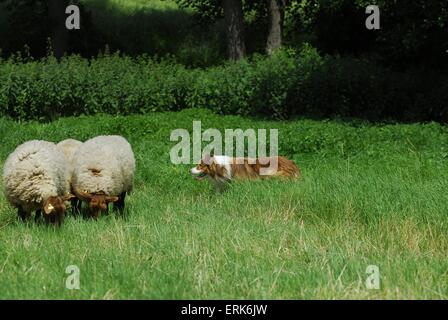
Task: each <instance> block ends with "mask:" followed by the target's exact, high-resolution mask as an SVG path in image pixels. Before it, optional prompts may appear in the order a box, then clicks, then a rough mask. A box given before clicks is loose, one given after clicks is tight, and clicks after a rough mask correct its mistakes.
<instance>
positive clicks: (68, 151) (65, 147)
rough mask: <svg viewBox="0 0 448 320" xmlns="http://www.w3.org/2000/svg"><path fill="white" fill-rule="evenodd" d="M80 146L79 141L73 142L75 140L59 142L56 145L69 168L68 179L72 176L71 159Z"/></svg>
mask: <svg viewBox="0 0 448 320" xmlns="http://www.w3.org/2000/svg"><path fill="white" fill-rule="evenodd" d="M81 145H82V142H81V141H78V140H75V139H67V140H64V141H61V142H59V143H58V144H57V146H58V148H60V149H61V150H62V152H63V153H64V155H65V158H66V160H67V164H68V167H69V173H70V178H71V177H72V175H73V169H74V168H73V158H74V156H75V153H76V151H77V150H78V149H79V147H80V146H81Z"/></svg>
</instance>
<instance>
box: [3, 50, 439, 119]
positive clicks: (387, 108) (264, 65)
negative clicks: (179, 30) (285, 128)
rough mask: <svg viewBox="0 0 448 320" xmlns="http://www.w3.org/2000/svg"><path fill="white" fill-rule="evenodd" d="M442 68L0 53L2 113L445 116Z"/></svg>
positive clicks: (278, 56) (294, 57)
mask: <svg viewBox="0 0 448 320" xmlns="http://www.w3.org/2000/svg"><path fill="white" fill-rule="evenodd" d="M443 80H444V78H443V76H442V75H434V74H432V75H429V74H422V73H397V72H392V71H389V70H387V69H385V68H381V67H378V66H376V65H373V64H371V63H369V62H366V61H363V60H359V59H355V58H347V57H345V58H340V57H330V56H320V55H319V54H318V53H317V51H316V50H315V49H314V48H312V47H311V46H309V45H305V46H304V47H303V48H302V49H301V50H300V51H299V52H295V51H293V50H280V51H278V52H276V53H275V54H274V55H273V56H271V57H263V56H259V55H255V56H254V57H253V58H251V59H249V60H242V61H240V62H237V63H234V62H227V63H225V64H223V65H220V66H216V67H211V68H207V69H198V68H196V69H188V68H186V67H185V66H183V65H182V64H179V63H176V61H175V60H174V59H172V58H164V59H159V60H156V59H154V58H150V57H148V56H140V57H139V58H130V57H126V56H120V55H119V54H118V53H116V54H109V53H107V52H106V53H104V54H100V55H99V56H98V57H97V58H94V59H91V60H87V59H84V58H81V57H79V56H69V57H66V58H63V59H62V60H61V61H57V60H56V59H54V58H53V57H47V58H45V59H41V60H32V59H29V58H27V59H25V60H24V59H23V58H21V57H20V56H18V57H13V58H10V59H8V60H3V61H1V60H0V114H1V115H7V116H10V117H13V118H17V119H38V120H52V119H56V118H58V117H61V116H71V115H75V116H76V115H81V114H86V115H89V114H97V113H108V114H132V113H147V112H152V111H170V110H180V109H185V108H207V109H211V110H213V111H214V112H216V113H221V114H240V115H261V116H264V117H268V118H275V119H285V118H291V117H295V116H299V115H307V116H319V117H329V116H331V117H333V116H340V117H361V118H367V119H373V120H378V119H396V120H437V121H446V120H448V94H447V90H446V89H447V84H446V82H444V81H443Z"/></svg>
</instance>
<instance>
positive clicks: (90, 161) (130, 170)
mask: <svg viewBox="0 0 448 320" xmlns="http://www.w3.org/2000/svg"><path fill="white" fill-rule="evenodd" d="M73 165H74V173H73V179H72V185H73V187H74V189H78V190H81V191H83V192H87V193H90V194H106V195H113V196H116V195H120V194H122V193H129V192H131V191H132V189H133V183H134V172H135V158H134V153H133V151H132V148H131V145H130V144H129V142H127V140H126V139H125V138H123V137H121V136H98V137H95V138H92V139H90V140H87V141H86V142H84V143H83V144H82V145H81V146H80V147H79V149H78V150H77V151H76V153H75V156H74V159H73Z"/></svg>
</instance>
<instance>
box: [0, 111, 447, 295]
mask: <svg viewBox="0 0 448 320" xmlns="http://www.w3.org/2000/svg"><path fill="white" fill-rule="evenodd" d="M193 120H202V128H203V129H205V128H208V127H216V128H218V129H224V128H266V129H269V128H278V129H279V144H280V152H281V153H282V154H284V155H287V156H290V157H292V158H294V160H296V162H297V163H298V165H299V166H300V167H301V169H302V172H303V179H302V180H301V181H297V182H280V181H260V182H254V183H250V184H249V183H235V184H233V185H232V186H231V187H230V188H229V190H228V191H227V192H225V193H223V194H215V193H214V191H213V189H212V187H211V186H210V185H209V184H208V182H205V181H202V182H198V181H195V180H193V179H192V178H191V177H190V175H189V173H188V169H189V168H190V166H188V165H180V166H176V165H173V164H171V162H170V161H169V151H170V149H171V147H172V146H174V145H175V143H174V142H170V140H169V136H170V132H171V130H173V129H176V128H186V129H188V130H190V131H191V130H192V121H193ZM98 134H121V135H124V136H125V137H126V138H127V139H128V140H129V141H130V142H131V144H132V146H133V148H134V152H135V154H136V158H137V166H138V168H137V174H136V181H135V192H134V193H133V194H132V195H131V196H130V197H129V199H128V200H129V201H128V211H127V218H126V219H123V218H120V217H118V216H116V215H113V214H111V215H108V216H103V217H101V218H100V219H99V220H98V221H93V220H88V219H82V218H73V217H68V218H67V219H66V221H65V223H64V225H63V226H62V227H61V228H60V229H54V228H53V227H47V226H45V225H36V224H34V223H33V222H30V223H29V224H24V223H21V222H19V221H18V219H17V217H16V213H15V211H14V210H13V209H12V208H11V207H10V206H9V205H8V204H7V203H6V201H5V198H4V196H3V192H2V191H3V190H0V191H1V192H2V195H1V196H0V288H2V290H1V291H0V298H2V299H9V298H51V299H61V298H63V299H80V298H86V299H127V298H136V299H146V298H150V299H162V298H166V299H180V298H183V299H190V298H193V299H198V298H209V299H216V298H249V299H252V298H253V299H264V298H266V299H312V298H318V299H333V298H335V299H346V298H347V299H358V298H368V299H378V298H390V299H401V298H411V299H423V298H435V299H442V298H443V299H446V298H448V260H447V259H446V253H447V251H448V238H447V236H448V215H447V214H448V193H447V187H448V163H447V156H448V128H447V127H444V126H440V125H438V124H414V125H405V124H400V125H381V126H380V125H369V124H365V123H360V122H346V123H344V122H338V121H313V120H297V121H293V122H270V121H261V120H249V119H244V118H240V117H235V116H226V117H223V116H218V115H214V114H211V113H209V112H206V111H197V110H185V111H183V112H180V113H155V114H149V115H145V116H140V115H136V116H129V117H113V116H95V117H81V118H66V119H61V120H58V121H55V122H52V123H48V124H40V123H34V122H31V123H16V122H13V121H10V120H6V119H2V118H0V135H1V136H2V143H1V145H0V163H1V164H3V162H4V160H5V158H6V156H7V155H8V154H9V153H10V152H11V151H13V150H14V148H15V147H16V146H17V145H18V144H19V143H21V142H24V141H26V140H28V139H47V140H50V141H59V140H62V139H65V138H68V137H72V138H78V139H82V140H85V139H87V138H90V137H93V136H95V135H98ZM69 265H76V266H78V267H79V268H80V272H81V273H80V289H79V290H68V289H66V288H65V281H66V277H67V274H66V273H65V270H66V267H67V266H69ZM369 265H376V266H378V267H379V271H380V279H381V288H380V289H379V290H375V289H370V290H369V289H366V286H365V280H366V278H367V276H368V275H367V274H366V268H367V266H369Z"/></svg>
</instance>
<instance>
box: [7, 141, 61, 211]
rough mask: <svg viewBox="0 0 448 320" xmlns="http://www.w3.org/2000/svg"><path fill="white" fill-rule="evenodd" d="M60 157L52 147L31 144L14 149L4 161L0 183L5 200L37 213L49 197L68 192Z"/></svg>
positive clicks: (50, 144) (35, 142) (39, 143)
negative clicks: (1, 182) (0, 182)
mask: <svg viewBox="0 0 448 320" xmlns="http://www.w3.org/2000/svg"><path fill="white" fill-rule="evenodd" d="M68 174H69V173H68V168H67V162H66V160H65V156H64V153H63V152H62V151H61V150H60V149H59V148H58V147H57V146H56V144H54V143H52V142H47V141H41V140H32V141H28V142H25V143H23V144H22V145H20V146H18V147H17V148H16V149H15V151H14V152H12V153H11V154H10V155H9V156H8V158H7V159H6V162H5V165H4V168H3V183H4V189H5V194H6V198H7V199H8V201H9V202H10V203H11V204H12V205H13V206H15V207H21V208H22V209H23V210H25V211H26V212H31V211H35V210H38V209H40V207H41V205H42V203H43V202H44V201H45V200H46V199H48V198H49V197H57V196H64V195H66V194H67V193H68V192H69V191H70V185H69V180H68Z"/></svg>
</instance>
